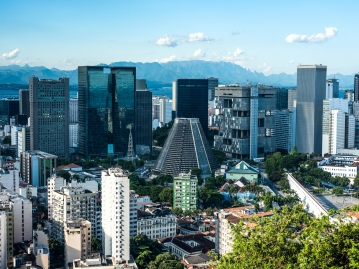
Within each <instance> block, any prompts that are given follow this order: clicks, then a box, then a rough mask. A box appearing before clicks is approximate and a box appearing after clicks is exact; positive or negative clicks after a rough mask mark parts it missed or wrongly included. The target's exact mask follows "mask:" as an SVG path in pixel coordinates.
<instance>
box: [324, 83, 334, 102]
mask: <svg viewBox="0 0 359 269" xmlns="http://www.w3.org/2000/svg"><path fill="white" fill-rule="evenodd" d="M326 85H327V86H326V89H325V99H332V98H333V82H328V81H327V83H326Z"/></svg>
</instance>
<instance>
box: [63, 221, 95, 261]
mask: <svg viewBox="0 0 359 269" xmlns="http://www.w3.org/2000/svg"><path fill="white" fill-rule="evenodd" d="M90 254H91V223H90V222H89V221H87V220H83V219H78V220H69V221H67V222H66V223H65V262H66V263H65V264H66V265H67V264H69V263H72V262H73V261H74V260H75V259H81V260H85V259H86V258H87V257H89V256H90Z"/></svg>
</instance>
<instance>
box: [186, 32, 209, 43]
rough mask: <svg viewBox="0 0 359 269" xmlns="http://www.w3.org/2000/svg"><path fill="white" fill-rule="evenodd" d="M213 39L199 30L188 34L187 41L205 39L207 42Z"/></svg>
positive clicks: (201, 40)
mask: <svg viewBox="0 0 359 269" xmlns="http://www.w3.org/2000/svg"><path fill="white" fill-rule="evenodd" d="M213 40H214V39H213V38H210V37H208V36H205V35H204V34H203V33H201V32H198V33H193V34H189V36H188V42H206V41H207V42H209V41H213Z"/></svg>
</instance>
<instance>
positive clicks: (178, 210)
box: [172, 207, 183, 217]
mask: <svg viewBox="0 0 359 269" xmlns="http://www.w3.org/2000/svg"><path fill="white" fill-rule="evenodd" d="M172 213H173V214H175V215H176V216H179V217H180V216H183V210H182V208H179V207H175V208H173V209H172Z"/></svg>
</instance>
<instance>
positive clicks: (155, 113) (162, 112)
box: [152, 96, 172, 126]
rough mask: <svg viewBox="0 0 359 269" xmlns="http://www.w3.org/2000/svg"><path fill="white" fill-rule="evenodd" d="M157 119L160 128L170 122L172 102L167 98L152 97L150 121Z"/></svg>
mask: <svg viewBox="0 0 359 269" xmlns="http://www.w3.org/2000/svg"><path fill="white" fill-rule="evenodd" d="M155 119H158V121H159V124H160V125H161V126H162V125H164V124H166V123H168V122H170V121H171V120H172V100H171V99H169V98H168V97H165V96H164V97H159V96H154V97H152V120H155Z"/></svg>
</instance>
